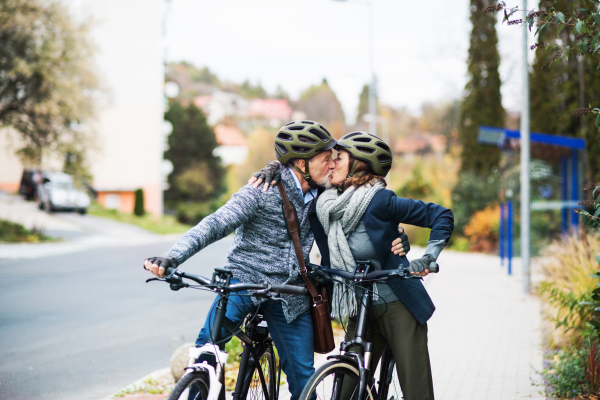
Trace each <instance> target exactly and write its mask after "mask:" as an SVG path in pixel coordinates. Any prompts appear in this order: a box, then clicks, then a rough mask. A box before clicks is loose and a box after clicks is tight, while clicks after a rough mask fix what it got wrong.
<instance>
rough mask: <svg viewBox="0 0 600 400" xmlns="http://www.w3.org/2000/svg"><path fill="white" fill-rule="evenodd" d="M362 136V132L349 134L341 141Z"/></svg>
mask: <svg viewBox="0 0 600 400" xmlns="http://www.w3.org/2000/svg"><path fill="white" fill-rule="evenodd" d="M360 134H361V132H354V133H349V134H347V135H346V136H344V137H343V138H341V139H340V140H345V139H350V138H351V137H354V136H358V135H360Z"/></svg>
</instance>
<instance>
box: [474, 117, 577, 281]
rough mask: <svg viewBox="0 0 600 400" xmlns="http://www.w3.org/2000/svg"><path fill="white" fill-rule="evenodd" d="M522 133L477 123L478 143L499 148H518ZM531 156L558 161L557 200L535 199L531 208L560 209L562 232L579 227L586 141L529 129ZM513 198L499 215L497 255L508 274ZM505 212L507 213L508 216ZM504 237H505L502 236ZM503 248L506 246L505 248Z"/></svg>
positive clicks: (502, 207)
mask: <svg viewBox="0 0 600 400" xmlns="http://www.w3.org/2000/svg"><path fill="white" fill-rule="evenodd" d="M520 141H521V133H520V132H519V131H516V130H510V129H503V128H494V127H490V126H480V127H479V134H478V136H477V142H478V143H481V144H489V145H496V146H498V147H500V148H501V149H502V150H506V151H519V150H520ZM530 148H531V158H532V159H540V160H545V161H559V162H560V166H561V168H560V176H561V179H560V200H558V201H556V200H555V201H534V202H532V203H531V211H542V210H561V227H562V232H563V234H566V233H567V232H568V231H569V230H570V229H573V230H576V229H577V228H578V227H579V215H578V214H576V213H575V212H573V211H572V210H573V208H577V207H578V203H579V202H580V201H581V199H582V197H583V193H582V190H581V188H582V173H581V168H582V165H581V161H582V160H583V152H584V151H585V140H584V139H580V138H574V137H566V136H557V135H548V134H544V133H536V132H532V133H531V134H530ZM512 209H513V207H512V201H510V202H508V203H507V204H506V206H505V205H503V204H501V207H500V210H501V218H500V231H501V232H500V257H502V258H504V255H505V253H506V256H507V257H508V263H509V273H511V268H510V267H511V258H512V225H513V224H512V218H513V216H512ZM507 214H508V215H507ZM505 236H506V238H505ZM505 247H506V248H505Z"/></svg>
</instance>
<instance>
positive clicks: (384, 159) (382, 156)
mask: <svg viewBox="0 0 600 400" xmlns="http://www.w3.org/2000/svg"><path fill="white" fill-rule="evenodd" d="M377 160H378V161H379V162H380V163H382V164H387V163H389V162H392V158H391V157H390V156H386V155H385V154H378V155H377Z"/></svg>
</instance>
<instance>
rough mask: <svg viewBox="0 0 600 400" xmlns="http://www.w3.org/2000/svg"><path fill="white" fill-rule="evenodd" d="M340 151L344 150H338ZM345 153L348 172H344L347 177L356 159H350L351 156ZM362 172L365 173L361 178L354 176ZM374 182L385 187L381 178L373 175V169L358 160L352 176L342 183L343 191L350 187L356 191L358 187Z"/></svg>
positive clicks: (384, 182)
mask: <svg viewBox="0 0 600 400" xmlns="http://www.w3.org/2000/svg"><path fill="white" fill-rule="evenodd" d="M340 151H345V150H343V149H340ZM346 153H348V171H346V175H347V174H348V173H349V172H350V168H352V165H354V161H355V160H356V158H354V157H352V154H350V153H349V152H347V151H346ZM362 171H366V172H367V173H366V174H364V175H361V176H356V173H357V172H362ZM376 181H379V182H381V183H383V186H387V183H386V181H385V178H384V177H383V176H379V175H375V174H374V173H373V169H372V168H371V166H370V165H369V164H368V163H366V162H364V161H362V160H358V165H357V166H356V169H355V170H354V176H353V177H352V178H348V179H346V181H344V183H343V185H344V187H343V191H345V190H346V189H348V188H349V187H350V186H354V188H355V189H358V188H359V187H361V186H363V185H366V184H367V183H375V182H376Z"/></svg>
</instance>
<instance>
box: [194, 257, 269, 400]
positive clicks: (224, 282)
mask: <svg viewBox="0 0 600 400" xmlns="http://www.w3.org/2000/svg"><path fill="white" fill-rule="evenodd" d="M231 277H232V274H231V271H230V270H227V269H223V268H215V272H214V274H213V278H212V282H211V284H213V285H217V289H216V291H217V292H222V290H219V288H226V287H228V286H229V284H230V281H231ZM228 301H229V300H228V298H227V296H220V297H219V300H218V302H217V306H216V308H215V316H214V322H213V325H212V327H211V335H210V338H211V340H210V341H209V342H208V343H206V344H205V345H204V346H202V347H199V348H197V347H191V348H190V350H189V354H188V365H187V368H186V373H185V374H184V375H187V374H189V373H192V372H198V371H204V372H205V373H207V374H208V377H209V380H210V389H209V393H208V395H207V399H203V400H224V399H225V388H224V385H223V383H222V382H224V377H225V364H226V363H227V359H228V357H229V355H228V354H227V352H225V351H221V350H220V348H219V347H218V345H217V344H216V343H212V342H213V341H214V342H217V343H218V342H219V340H220V336H221V329H222V328H225V329H227V330H228V331H230V332H234V334H235V336H236V337H238V338H239V339H240V340H241V341H242V342H243V343H244V345H245V346H244V351H243V352H242V359H241V361H240V368H239V376H240V377H242V379H238V380H237V382H236V387H235V391H234V393H233V400H239V399H245V398H246V396H247V394H248V390H249V379H248V378H251V376H248V375H249V374H252V373H253V372H254V368H256V369H257V371H258V375H259V378H260V382H261V386H262V390H263V392H264V393H265V397H266V395H267V393H268V389H267V384H266V381H265V377H264V375H263V373H262V369H261V368H260V363H259V360H260V358H261V357H262V355H263V354H264V352H265V351H266V350H267V349H268V348H269V346H270V345H271V344H272V339H271V337H270V335H269V332H268V328H267V327H266V325H265V326H261V322H262V321H263V319H262V315H260V314H259V313H258V310H257V311H255V312H254V313H252V314H250V315H251V317H250V321H251V322H250V323H249V324H247V325H246V326H245V327H246V332H247V333H245V332H243V331H242V330H240V329H238V328H239V327H238V326H236V325H235V324H234V323H233V322H232V321H231V320H229V319H228V318H227V317H226V316H225V313H226V311H227V304H228ZM201 355H204V356H205V358H208V360H209V361H206V360H204V361H202V362H196V360H197V359H198V358H199V357H200V356H201ZM250 361H252V364H250ZM250 365H252V368H248V367H249V366H250ZM246 383H248V384H247V385H245V384H246ZM276 394H277V395H278V394H279V390H277V391H276ZM188 395H189V389H186V391H184V392H183V393H182V396H183V398H186V399H187V397H188Z"/></svg>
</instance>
